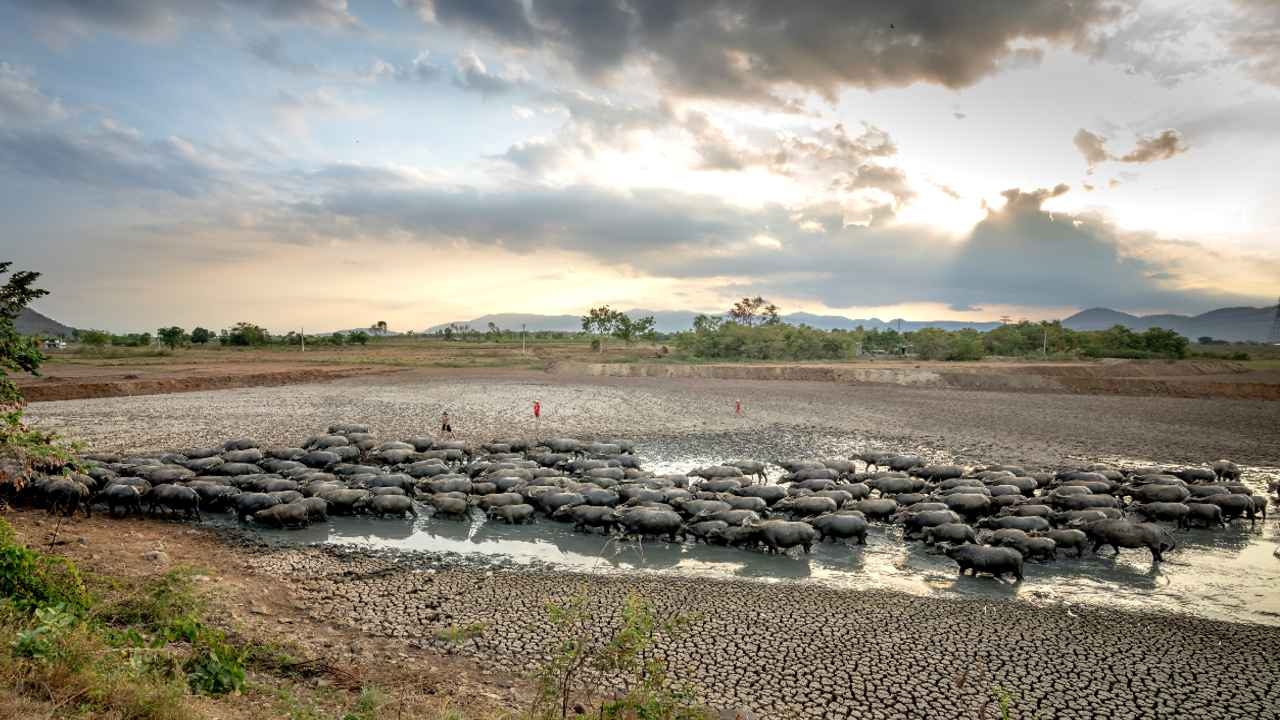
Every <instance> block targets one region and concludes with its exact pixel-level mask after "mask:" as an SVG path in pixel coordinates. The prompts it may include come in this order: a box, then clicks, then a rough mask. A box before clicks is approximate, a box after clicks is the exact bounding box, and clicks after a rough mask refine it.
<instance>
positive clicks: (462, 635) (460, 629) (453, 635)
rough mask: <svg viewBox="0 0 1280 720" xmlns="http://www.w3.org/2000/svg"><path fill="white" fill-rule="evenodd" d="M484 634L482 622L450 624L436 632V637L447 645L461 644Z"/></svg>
mask: <svg viewBox="0 0 1280 720" xmlns="http://www.w3.org/2000/svg"><path fill="white" fill-rule="evenodd" d="M483 634H484V624H483V623H471V624H469V625H450V626H449V627H447V628H444V629H443V630H440V631H439V632H437V633H436V639H437V640H439V641H441V642H443V643H446V644H448V645H461V644H463V643H464V642H466V641H468V640H471V639H473V638H478V637H480V636H481V635H483Z"/></svg>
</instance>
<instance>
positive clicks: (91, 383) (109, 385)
mask: <svg viewBox="0 0 1280 720" xmlns="http://www.w3.org/2000/svg"><path fill="white" fill-rule="evenodd" d="M398 370H399V368H393V367H385V366H376V365H344V366H336V367H334V366H314V365H302V364H297V365H283V366H281V365H280V364H265V363H263V364H254V363H250V364H236V363H224V364H217V365H163V366H145V365H143V366H124V367H120V366H116V367H100V366H76V365H55V366H51V367H50V368H47V369H46V370H45V372H44V374H43V375H41V376H40V377H23V378H17V379H16V380H17V383H18V387H19V388H21V390H22V395H23V397H25V398H26V399H27V401H28V402H43V401H47V400H79V399H83V398H105V397H120V396H127V395H163V394H167V393H180V392H194V391H198V390H223V389H226V388H241V387H264V386H272V385H292V384H296V383H309V382H323V381H326V380H337V379H339V378H347V377H354V376H357V375H371V374H376V373H388V372H396V371H398Z"/></svg>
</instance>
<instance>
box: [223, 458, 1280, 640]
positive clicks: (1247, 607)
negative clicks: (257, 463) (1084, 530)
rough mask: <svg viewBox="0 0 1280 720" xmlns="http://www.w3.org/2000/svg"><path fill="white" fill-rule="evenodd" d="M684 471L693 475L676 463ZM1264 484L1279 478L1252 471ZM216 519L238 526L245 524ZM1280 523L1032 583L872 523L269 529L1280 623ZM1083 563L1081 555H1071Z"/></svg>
mask: <svg viewBox="0 0 1280 720" xmlns="http://www.w3.org/2000/svg"><path fill="white" fill-rule="evenodd" d="M671 469H674V470H683V469H687V467H672V468H671ZM1249 476H1250V477H1252V478H1255V479H1256V480H1255V482H1259V483H1262V482H1265V480H1266V479H1267V478H1268V477H1280V470H1276V469H1266V470H1260V469H1257V468H1254V469H1251V472H1250V475H1249ZM213 522H215V523H219V524H231V525H234V524H235V523H234V520H227V519H217V520H214V521H213ZM1276 530H1277V520H1276V517H1275V516H1274V515H1273V516H1272V519H1271V520H1269V521H1267V522H1266V523H1258V525H1257V526H1256V527H1255V528H1253V529H1251V528H1249V526H1248V524H1247V523H1246V524H1243V525H1242V524H1240V523H1238V522H1237V523H1234V524H1233V525H1232V526H1231V527H1229V528H1228V529H1226V530H1221V529H1219V530H1198V529H1197V530H1190V531H1175V533H1174V534H1175V537H1176V538H1177V541H1178V549H1177V550H1176V551H1174V552H1172V553H1169V554H1168V555H1167V556H1166V561H1165V562H1164V563H1162V564H1161V565H1159V566H1156V565H1153V564H1152V562H1151V557H1150V554H1149V553H1148V552H1146V551H1145V550H1128V549H1127V550H1124V551H1122V553H1121V554H1120V555H1119V556H1118V557H1113V556H1112V555H1111V553H1110V551H1109V550H1108V549H1104V551H1103V554H1102V555H1097V556H1095V555H1092V554H1090V553H1088V552H1086V553H1085V556H1084V557H1083V558H1082V559H1079V560H1077V559H1075V558H1074V557H1073V556H1072V557H1067V555H1068V553H1062V554H1061V559H1059V560H1058V561H1057V562H1056V563H1047V564H1041V563H1033V562H1029V563H1027V564H1026V567H1025V569H1024V572H1025V575H1026V580H1025V581H1024V582H1022V583H1010V582H1007V581H1005V582H998V581H994V580H992V579H991V578H988V577H979V578H972V577H967V578H960V577H959V576H958V575H957V572H956V567H955V564H954V563H953V562H951V560H950V559H948V558H947V557H946V556H945V555H944V554H942V553H940V552H937V551H936V550H933V549H930V548H928V547H927V546H925V545H924V544H922V543H918V542H912V543H905V542H903V541H902V539H901V533H902V531H901V528H898V527H885V526H873V527H872V529H871V531H870V532H869V533H868V536H867V544H866V545H865V546H858V545H845V544H843V543H830V542H828V543H820V544H818V545H816V546H814V548H813V553H812V555H809V556H804V555H803V554H801V553H800V552H799V551H798V550H794V551H792V553H791V554H789V555H783V556H779V555H766V554H764V553H760V552H745V551H742V550H738V549H733V548H725V547H716V546H707V545H693V544H684V545H680V544H668V543H665V542H661V541H655V540H649V541H646V542H644V543H642V544H641V543H634V542H626V543H620V542H618V541H616V540H611V539H609V538H607V537H605V536H603V535H600V534H594V535H589V534H582V533H575V532H573V530H572V526H571V525H568V524H562V523H558V522H554V521H550V520H547V519H539V520H538V521H537V522H536V523H534V524H531V525H507V524H505V523H501V522H489V521H487V520H486V519H485V518H484V516H483V514H481V513H478V512H477V513H475V514H474V515H473V516H472V517H471V518H470V519H469V520H446V519H443V518H441V519H437V518H431V517H426V516H425V515H424V517H420V518H417V519H412V520H410V519H406V520H389V519H388V520H379V519H374V518H369V517H334V518H331V519H330V520H329V521H328V522H326V523H322V524H318V525H314V526H312V527H310V528H307V529H304V530H297V531H272V530H263V531H262V533H263V534H264V535H267V536H269V537H271V538H273V539H275V540H277V541H279V542H283V543H298V544H313V543H336V544H343V545H361V546H367V547H375V548H387V549H398V550H412V551H426V552H431V553H456V554H459V555H464V556H467V557H469V558H472V559H475V560H477V561H481V562H485V561H490V562H498V563H502V564H516V565H547V566H552V567H556V568H562V569H569V570H575V571H582V572H605V573H612V572H653V573H679V574H681V575H688V576H697V577H712V578H727V579H731V578H738V579H750V580H757V581H786V582H813V583H821V584H824V585H831V586H836V587H845V588H887V589H894V590H901V591H905V592H910V593H916V594H921V595H936V596H944V597H973V596H981V597H993V598H1010V597H1018V598H1022V599H1027V600H1032V601H1040V602H1055V603H1058V602H1061V603H1078V602H1090V603H1102V604H1107V605H1115V606H1122V607H1129V608H1134V609H1160V610H1166V611H1172V612H1187V613H1194V614H1198V615H1203V616H1207V617H1212V618H1219V619H1230V620H1243V621H1249V622H1260V623H1267V624H1280V592H1276V591H1275V589H1276V588H1280V558H1276V557H1274V556H1273V555H1272V551H1273V550H1274V548H1275V546H1276V543H1277V541H1280V536H1277V532H1276ZM1072 555H1073V554H1072Z"/></svg>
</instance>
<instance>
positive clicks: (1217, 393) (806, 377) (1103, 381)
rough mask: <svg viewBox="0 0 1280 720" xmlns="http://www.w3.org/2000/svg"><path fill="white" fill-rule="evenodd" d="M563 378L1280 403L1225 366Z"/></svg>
mask: <svg viewBox="0 0 1280 720" xmlns="http://www.w3.org/2000/svg"><path fill="white" fill-rule="evenodd" d="M552 370H553V372H555V373H557V374H561V375H588V376H594V377H649V378H655V377H656V378H703V379H716V380H796V381H806V382H832V383H840V384H847V385H859V384H866V385H900V386H907V387H931V388H945V389H951V390H996V391H1005V392H1009V391H1015V392H1041V393H1069V394H1081V395H1132V396H1161V397H1180V398H1234V399H1241V400H1280V372H1271V371H1250V370H1249V369H1248V368H1246V367H1244V366H1243V365H1240V364H1239V363H1232V362H1223V361H1186V362H1151V361H1119V362H1116V361H1111V362H1108V361H1102V362H1077V363H965V364H958V363H938V362H933V363H928V362H921V363H912V362H894V361H889V362H883V361H882V362H864V363H848V364H830V365H815V364H731V363H725V364H708V365H680V364H668V363H620V364H614V363H559V364H557V365H555V366H554V367H553V368H552Z"/></svg>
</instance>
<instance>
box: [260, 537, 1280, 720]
mask: <svg viewBox="0 0 1280 720" xmlns="http://www.w3.org/2000/svg"><path fill="white" fill-rule="evenodd" d="M253 565H255V566H256V569H257V570H258V571H260V572H266V573H270V574H272V575H274V576H277V577H281V578H283V579H288V580H289V581H291V583H292V584H294V587H295V590H296V591H297V592H298V593H299V594H300V595H301V596H302V597H303V598H305V599H306V604H307V606H308V607H309V608H310V612H311V614H312V617H313V618H314V619H317V620H320V621H324V622H331V623H337V624H346V625H349V626H350V627H352V628H353V629H358V630H360V631H362V632H365V633H369V634H372V635H375V636H385V637H395V638H404V639H409V640H410V641H416V642H419V643H421V644H422V645H424V646H434V647H442V646H447V647H455V646H453V645H451V644H450V641H444V640H441V639H439V635H440V633H441V632H442V631H445V630H447V629H449V628H466V627H469V626H473V625H478V626H480V627H481V628H482V631H481V634H480V635H479V636H478V637H476V638H474V639H471V640H467V641H465V642H462V643H461V644H460V645H458V646H456V648H457V649H459V650H460V651H461V652H463V653H465V654H468V655H471V656H474V657H476V658H477V659H479V660H480V661H481V662H482V663H487V664H489V665H491V666H492V667H493V668H494V669H499V670H504V671H513V672H520V671H528V670H530V669H531V668H532V667H534V666H536V665H537V664H538V663H539V662H541V661H542V660H543V659H544V658H545V657H547V655H548V653H549V652H551V648H552V646H553V645H554V644H555V643H556V642H557V641H558V640H560V639H562V637H561V636H560V635H558V632H557V630H556V629H555V627H554V626H553V625H552V624H551V623H550V622H549V620H548V614H547V603H549V602H560V603H563V602H565V601H566V600H569V599H571V598H574V597H578V596H581V597H583V598H585V600H586V603H587V607H588V608H589V611H590V613H591V616H592V620H593V623H594V625H593V628H594V630H595V632H596V633H603V632H607V629H608V628H610V627H615V626H616V624H617V623H618V622H619V608H621V607H622V605H623V603H624V601H625V600H626V598H627V597H628V596H629V595H631V594H637V595H639V596H640V597H643V598H645V599H647V600H648V601H649V602H650V603H652V605H653V607H654V608H655V610H656V611H657V612H658V614H659V615H668V614H672V613H681V614H686V615H688V616H689V617H690V618H691V620H692V623H691V624H690V626H689V628H688V630H687V632H684V633H680V634H677V635H675V636H660V637H659V638H658V640H657V643H656V653H657V655H658V656H659V657H661V658H663V659H665V660H666V661H667V663H668V664H669V667H670V668H671V672H672V674H673V675H674V676H676V677H678V678H679V679H680V680H682V681H683V682H686V683H688V684H690V685H691V686H692V689H693V690H695V691H696V692H697V693H698V695H699V697H700V698H703V699H704V700H706V701H707V702H708V703H710V704H711V705H712V706H713V707H717V708H726V709H745V710H748V711H750V713H751V714H753V715H756V716H764V717H813V718H853V717H856V718H877V719H885V720H888V719H893V720H898V719H902V720H907V719H908V718H910V719H913V720H915V719H920V718H938V719H941V718H975V717H978V718H983V717H999V715H998V708H997V701H996V697H997V694H999V693H1001V692H1007V693H1008V694H1009V695H1008V697H1009V702H1010V714H1009V717H1011V718H1038V719H1040V720H1054V719H1059V720H1065V719H1068V718H1069V719H1071V720H1088V719H1090V718H1094V719H1097V720H1103V719H1106V720H1123V719H1126V718H1135V719H1136V718H1170V719H1173V718H1205V719H1211V718H1212V719H1216V718H1222V719H1223V720H1227V719H1231V720H1239V719H1243V718H1249V719H1253V718H1259V719H1262V718H1280V688H1277V686H1276V682H1275V681H1276V678H1277V677H1280V628H1276V627H1265V626H1247V625H1236V624H1231V623H1224V622H1217V621H1211V620H1202V619H1196V618H1190V617H1185V616H1177V615H1161V616H1156V615H1144V614H1138V613H1131V612H1126V611H1117V610H1108V609H1102V608H1080V607H1074V608H1070V609H1068V608H1064V607H1037V606H1035V605H1032V604H1030V603H1019V602H1001V601H988V600H962V601H956V600H939V599H937V598H924V597H914V596H910V595H905V594H900V593H895V592H883V591H848V590H837V589H831V588H823V587H819V586H814V585H798V584H792V583H758V582H736V581H718V580H708V579H699V578H681V577H669V576H667V577H660V578H659V577H652V576H639V577H625V576H607V577H601V576H596V575H585V574H572V573H562V572H560V573H553V572H538V571H533V572H531V571H526V570H509V569H496V570H485V569H481V568H476V567H468V566H464V565H458V564H451V563H440V562H437V561H436V560H434V559H432V558H431V557H430V556H420V555H403V554H402V555H398V556H389V555H376V554H371V553H367V552H361V551H354V552H353V551H342V550H337V549H334V548H309V549H285V550H278V551H275V552H271V553H267V554H264V555H262V556H261V557H259V558H258V559H257V560H255V561H253ZM597 637H599V635H598V634H597Z"/></svg>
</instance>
